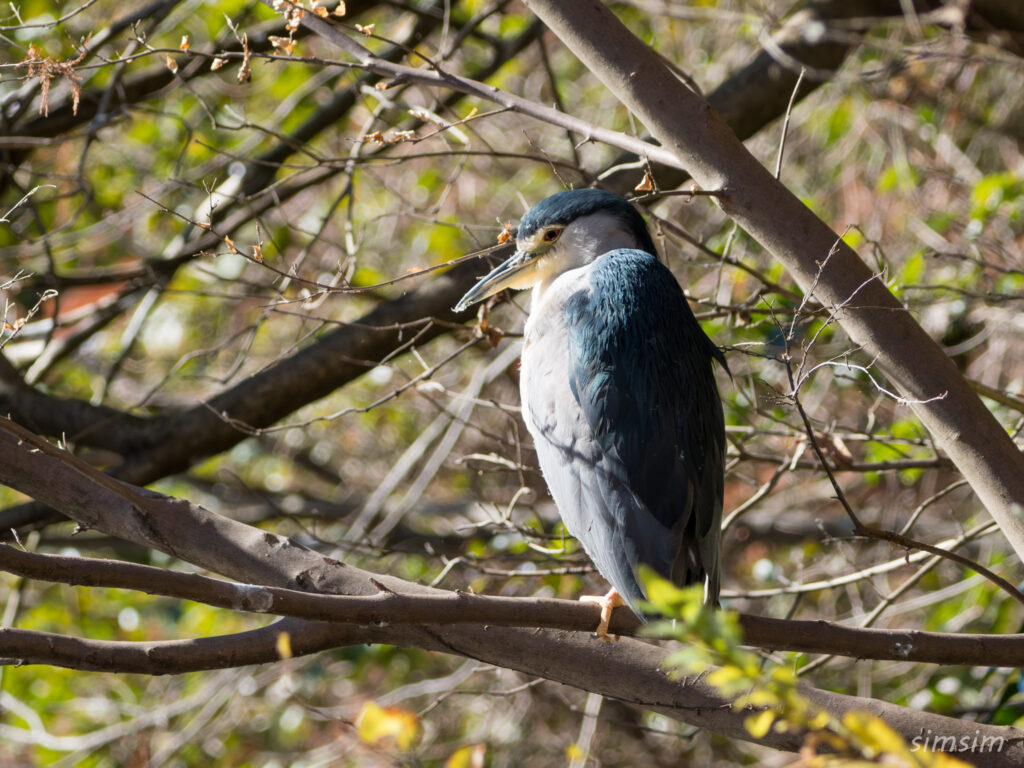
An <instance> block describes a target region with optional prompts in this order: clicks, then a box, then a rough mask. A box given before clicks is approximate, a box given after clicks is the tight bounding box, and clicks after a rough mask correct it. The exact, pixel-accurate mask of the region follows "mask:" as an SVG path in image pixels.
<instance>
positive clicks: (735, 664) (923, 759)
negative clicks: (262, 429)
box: [642, 569, 967, 768]
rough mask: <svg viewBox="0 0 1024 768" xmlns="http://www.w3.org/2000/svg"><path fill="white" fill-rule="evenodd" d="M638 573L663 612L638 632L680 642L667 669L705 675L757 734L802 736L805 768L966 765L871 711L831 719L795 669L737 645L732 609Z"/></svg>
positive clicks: (696, 589) (697, 590) (698, 591)
mask: <svg viewBox="0 0 1024 768" xmlns="http://www.w3.org/2000/svg"><path fill="white" fill-rule="evenodd" d="M642 576H643V581H644V586H645V587H646V590H647V595H648V598H649V602H650V606H651V608H652V609H653V610H654V612H656V613H660V614H662V615H663V616H664V617H665V618H664V619H663V620H661V621H658V622H657V623H653V624H650V625H648V626H647V627H645V628H644V629H645V632H644V634H646V635H650V636H652V637H657V638H661V639H666V638H671V639H674V640H678V641H680V642H681V643H682V644H683V648H681V649H680V650H678V651H675V652H674V653H673V654H672V655H671V656H669V657H668V659H667V660H666V662H665V664H666V666H667V667H668V668H669V671H670V673H671V674H673V675H674V676H677V677H678V676H682V675H706V678H705V679H706V680H707V682H708V683H709V684H710V685H711V686H712V687H714V688H715V689H716V690H717V691H718V692H719V693H720V694H721V695H722V696H726V697H728V698H730V699H732V701H733V705H732V706H733V709H735V710H736V711H738V712H744V711H746V712H749V713H750V714H748V715H747V717H746V719H745V721H744V724H745V726H746V728H747V730H748V731H749V732H750V735H751V736H753V737H754V738H755V739H760V738H763V737H764V736H765V735H767V734H768V733H769V732H771V731H774V732H776V733H785V732H787V731H790V732H798V733H803V734H805V735H804V746H803V748H802V749H801V752H800V760H801V765H804V766H807V768H843V767H845V768H853V767H854V766H863V765H878V764H884V765H891V766H904V767H905V768H926V767H928V766H933V767H934V768H957V766H966V765H967V763H964V762H962V761H960V760H957V759H956V758H955V757H951V756H950V755H948V754H945V753H943V752H936V751H931V750H928V749H927V748H924V749H922V748H921V745H920V744H918V743H913V744H907V743H906V741H904V739H903V738H902V737H901V736H900V735H899V734H898V733H896V732H895V731H893V730H892V728H890V727H889V726H888V725H886V724H885V721H884V720H882V719H881V718H880V717H877V716H876V715H873V714H871V713H870V712H859V711H851V712H847V713H846V714H845V715H844V716H843V717H842V718H835V717H832V716H830V715H829V714H828V713H827V712H824V711H822V710H820V709H818V708H817V707H815V706H814V705H813V704H812V703H811V702H810V701H808V700H807V698H806V696H804V695H803V694H802V693H801V692H800V690H799V686H798V683H797V674H796V670H795V668H793V667H792V666H782V665H779V664H773V663H769V664H764V663H763V659H762V658H760V657H759V655H758V654H757V653H755V652H754V651H751V650H748V649H746V648H743V647H742V642H743V635H742V631H741V629H740V624H739V617H738V614H736V613H734V612H733V611H729V610H719V609H712V608H708V607H707V606H705V605H704V590H703V587H702V585H699V584H695V585H693V586H690V587H685V588H679V587H676V586H675V585H674V584H672V583H671V582H669V581H666V580H665V579H662V578H661V577H659V576H658V574H656V573H655V572H653V571H652V570H650V569H646V573H644V574H642ZM822 750H823V751H824V753H822Z"/></svg>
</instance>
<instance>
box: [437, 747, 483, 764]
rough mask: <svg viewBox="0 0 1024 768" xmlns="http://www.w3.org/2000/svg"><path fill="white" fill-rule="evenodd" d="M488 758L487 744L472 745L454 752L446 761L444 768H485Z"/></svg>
mask: <svg viewBox="0 0 1024 768" xmlns="http://www.w3.org/2000/svg"><path fill="white" fill-rule="evenodd" d="M486 757H487V745H486V744H470V745H469V746H468V747H462V749H457V750H455V751H454V752H452V754H451V756H450V757H449V758H448V759H447V760H445V761H444V768H484V761H485V759H486Z"/></svg>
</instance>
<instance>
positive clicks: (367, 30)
mask: <svg viewBox="0 0 1024 768" xmlns="http://www.w3.org/2000/svg"><path fill="white" fill-rule="evenodd" d="M355 26H356V29H358V30H359V31H360V32H362V33H363V34H364V35H366V36H367V37H369V36H370V35H372V34H373V31H374V30H375V29H376V28H377V25H376V24H367V25H366V26H365V27H364V26H363V25H362V24H356V25H355Z"/></svg>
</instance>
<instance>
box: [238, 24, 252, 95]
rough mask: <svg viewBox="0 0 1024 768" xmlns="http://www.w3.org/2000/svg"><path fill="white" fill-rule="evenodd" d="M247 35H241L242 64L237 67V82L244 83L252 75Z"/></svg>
mask: <svg viewBox="0 0 1024 768" xmlns="http://www.w3.org/2000/svg"><path fill="white" fill-rule="evenodd" d="M250 55H251V54H250V53H249V36H248V35H246V34H243V35H242V66H241V67H239V68H238V82H240V83H244V82H246V81H247V80H248V79H249V78H250V77H252V66H251V65H250V64H249V56H250Z"/></svg>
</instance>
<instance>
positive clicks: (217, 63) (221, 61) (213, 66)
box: [210, 56, 228, 72]
mask: <svg viewBox="0 0 1024 768" xmlns="http://www.w3.org/2000/svg"><path fill="white" fill-rule="evenodd" d="M227 63H228V60H227V59H225V58H222V57H220V56H218V57H217V58H216V59H214V60H213V61H212V62H211V63H210V71H211V72H216V71H217V70H218V69H220V68H221V67H223V66H224V65H225V64H227Z"/></svg>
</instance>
